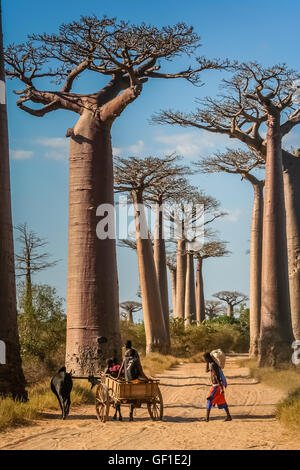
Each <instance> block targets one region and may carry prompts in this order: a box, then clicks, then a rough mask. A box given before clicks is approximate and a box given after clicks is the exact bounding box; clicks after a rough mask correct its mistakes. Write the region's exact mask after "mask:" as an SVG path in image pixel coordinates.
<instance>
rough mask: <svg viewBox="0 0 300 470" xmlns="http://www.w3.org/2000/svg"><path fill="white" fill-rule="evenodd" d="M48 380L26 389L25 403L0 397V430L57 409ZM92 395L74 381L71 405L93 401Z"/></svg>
mask: <svg viewBox="0 0 300 470" xmlns="http://www.w3.org/2000/svg"><path fill="white" fill-rule="evenodd" d="M49 382H50V379H49V380H47V381H46V380H45V381H44V382H43V383H41V384H39V385H35V386H32V387H30V388H29V389H28V396H29V401H28V402H27V403H20V402H15V401H14V400H12V399H11V398H2V399H0V430H3V429H5V428H7V427H10V426H17V425H22V424H23V425H24V424H30V423H31V422H32V421H33V420H34V419H38V418H42V417H43V413H44V412H45V411H46V410H59V405H58V401H57V398H56V397H55V395H54V394H53V393H52V391H51V390H50V386H49ZM93 402H94V395H93V392H91V391H90V390H89V389H88V386H87V385H86V384H78V383H76V382H74V386H73V390H72V394H71V403H72V406H77V405H82V404H83V403H93Z"/></svg>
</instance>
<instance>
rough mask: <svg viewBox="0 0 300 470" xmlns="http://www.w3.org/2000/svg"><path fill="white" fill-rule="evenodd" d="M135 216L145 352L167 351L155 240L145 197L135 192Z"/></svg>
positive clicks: (167, 343)
mask: <svg viewBox="0 0 300 470" xmlns="http://www.w3.org/2000/svg"><path fill="white" fill-rule="evenodd" d="M133 202H134V206H135V220H136V248H137V256H138V267H139V277H140V285H141V295H142V305H143V314H144V324H145V333H146V352H147V353H151V352H155V351H157V352H160V353H162V354H166V353H167V352H168V348H169V342H168V337H167V333H166V326H165V319H164V314H163V310H162V305H161V299H160V289H159V284H158V280H157V276H156V270H155V263H154V257H153V249H152V243H151V240H150V238H149V235H148V231H147V230H146V227H147V222H146V217H145V213H144V206H143V199H142V196H141V195H139V194H135V193H134V194H133Z"/></svg>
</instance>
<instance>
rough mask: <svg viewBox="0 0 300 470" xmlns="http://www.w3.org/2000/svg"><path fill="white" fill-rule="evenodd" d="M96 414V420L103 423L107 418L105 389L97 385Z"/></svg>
mask: <svg viewBox="0 0 300 470" xmlns="http://www.w3.org/2000/svg"><path fill="white" fill-rule="evenodd" d="M96 413H97V418H98V419H99V421H102V423H105V422H106V421H107V420H108V417H109V397H108V393H107V390H106V388H105V387H104V386H103V385H102V384H99V385H98V387H97V390H96Z"/></svg>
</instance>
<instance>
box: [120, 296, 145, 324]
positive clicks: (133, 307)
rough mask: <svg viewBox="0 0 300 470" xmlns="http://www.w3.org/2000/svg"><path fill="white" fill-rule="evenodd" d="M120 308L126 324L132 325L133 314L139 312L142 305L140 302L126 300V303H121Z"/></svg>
mask: <svg viewBox="0 0 300 470" xmlns="http://www.w3.org/2000/svg"><path fill="white" fill-rule="evenodd" d="M120 307H121V308H122V309H123V310H124V311H125V314H126V319H127V321H128V323H133V314H134V313H135V312H138V311H139V310H141V308H142V304H141V303H140V302H135V301H133V300H128V301H127V302H121V303H120Z"/></svg>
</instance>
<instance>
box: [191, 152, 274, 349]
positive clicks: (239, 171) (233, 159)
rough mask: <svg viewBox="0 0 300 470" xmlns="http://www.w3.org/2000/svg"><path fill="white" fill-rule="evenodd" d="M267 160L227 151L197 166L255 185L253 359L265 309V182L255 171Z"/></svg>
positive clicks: (252, 301) (253, 219)
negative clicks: (262, 268) (262, 280)
mask: <svg viewBox="0 0 300 470" xmlns="http://www.w3.org/2000/svg"><path fill="white" fill-rule="evenodd" d="M264 164H265V160H264V159H263V158H262V157H261V156H260V155H259V154H258V153H257V152H254V151H252V150H249V151H245V150H242V149H227V151H226V152H217V153H216V154H214V155H212V156H210V157H205V158H202V159H201V160H200V161H199V162H196V163H195V165H196V166H197V167H198V168H199V170H200V171H201V172H202V173H220V172H224V173H229V174H236V175H240V176H241V178H242V180H243V181H245V180H246V181H249V183H251V185H252V188H253V192H254V198H253V207H252V223H251V241H250V351H249V353H250V356H257V355H258V345H259V335H260V309H261V264H262V231H263V204H264V202H263V201H264V197H263V189H264V183H265V182H264V180H262V179H259V178H258V177H257V175H255V174H254V171H255V170H257V169H261V168H264Z"/></svg>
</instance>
